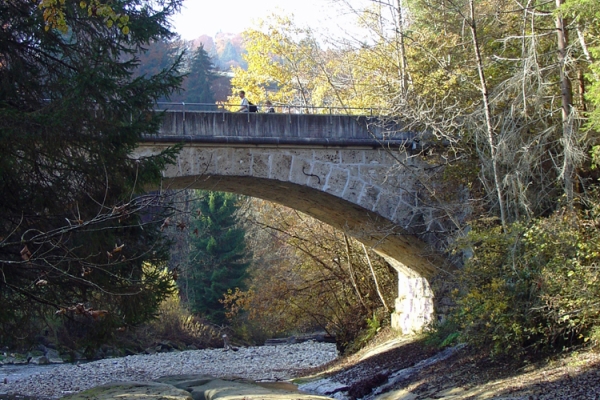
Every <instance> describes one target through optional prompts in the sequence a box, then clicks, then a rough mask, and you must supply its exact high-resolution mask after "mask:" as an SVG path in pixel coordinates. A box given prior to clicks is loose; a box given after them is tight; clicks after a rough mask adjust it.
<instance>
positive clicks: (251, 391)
mask: <svg viewBox="0 0 600 400" xmlns="http://www.w3.org/2000/svg"><path fill="white" fill-rule="evenodd" d="M158 381H160V382H164V383H166V382H168V383H170V384H172V385H176V386H177V387H178V388H182V389H183V388H185V390H187V391H189V392H190V393H191V394H192V398H193V400H227V399H228V400H231V399H243V400H259V399H260V400H264V399H278V400H331V397H323V396H318V395H312V394H306V393H300V392H298V391H297V390H283V389H273V388H269V387H264V386H261V385H258V384H255V383H253V382H251V381H246V380H241V379H240V380H236V381H230V380H224V379H216V378H211V377H209V376H205V375H197V376H194V375H181V376H167V377H163V378H160V379H158Z"/></svg>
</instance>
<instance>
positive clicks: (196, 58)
mask: <svg viewBox="0 0 600 400" xmlns="http://www.w3.org/2000/svg"><path fill="white" fill-rule="evenodd" d="M213 70H214V65H213V63H212V61H211V59H210V57H209V55H208V53H207V52H206V50H204V46H203V45H200V46H199V47H198V48H197V49H196V51H194V55H193V57H192V59H191V61H190V71H189V73H188V75H187V76H186V78H185V82H184V89H185V92H184V93H183V95H182V98H183V99H182V100H183V101H185V102H186V103H208V104H214V102H215V96H214V93H213V91H212V89H211V85H212V82H213V81H214V79H215V76H214V74H213ZM208 109H209V110H212V111H214V108H210V107H209V108H208Z"/></svg>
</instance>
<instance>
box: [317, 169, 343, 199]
mask: <svg viewBox="0 0 600 400" xmlns="http://www.w3.org/2000/svg"><path fill="white" fill-rule="evenodd" d="M348 179H349V174H348V171H347V170H344V169H340V168H332V169H331V172H330V173H329V176H328V177H327V182H326V184H325V187H324V188H323V190H325V191H326V192H328V193H331V194H333V195H335V196H338V197H340V196H341V195H342V193H343V192H344V189H346V185H347V183H348Z"/></svg>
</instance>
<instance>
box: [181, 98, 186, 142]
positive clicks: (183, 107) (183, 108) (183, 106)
mask: <svg viewBox="0 0 600 400" xmlns="http://www.w3.org/2000/svg"><path fill="white" fill-rule="evenodd" d="M181 107H182V111H183V120H182V124H183V129H182V130H183V136H185V103H184V102H183V101H182V102H181Z"/></svg>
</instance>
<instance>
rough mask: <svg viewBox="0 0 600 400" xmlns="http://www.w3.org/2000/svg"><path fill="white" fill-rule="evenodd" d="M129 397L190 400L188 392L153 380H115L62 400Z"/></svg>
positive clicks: (137, 398)
mask: <svg viewBox="0 0 600 400" xmlns="http://www.w3.org/2000/svg"><path fill="white" fill-rule="evenodd" d="M118 398H130V399H135V400H157V399H161V400H192V396H191V395H190V392H187V391H185V390H182V389H177V388H176V387H174V386H171V385H167V384H164V383H155V382H115V383H108V384H106V385H102V386H98V387H95V388H93V389H89V390H86V391H83V392H80V393H75V394H72V395H69V396H66V397H63V399H64V400H67V399H68V400H114V399H118Z"/></svg>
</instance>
